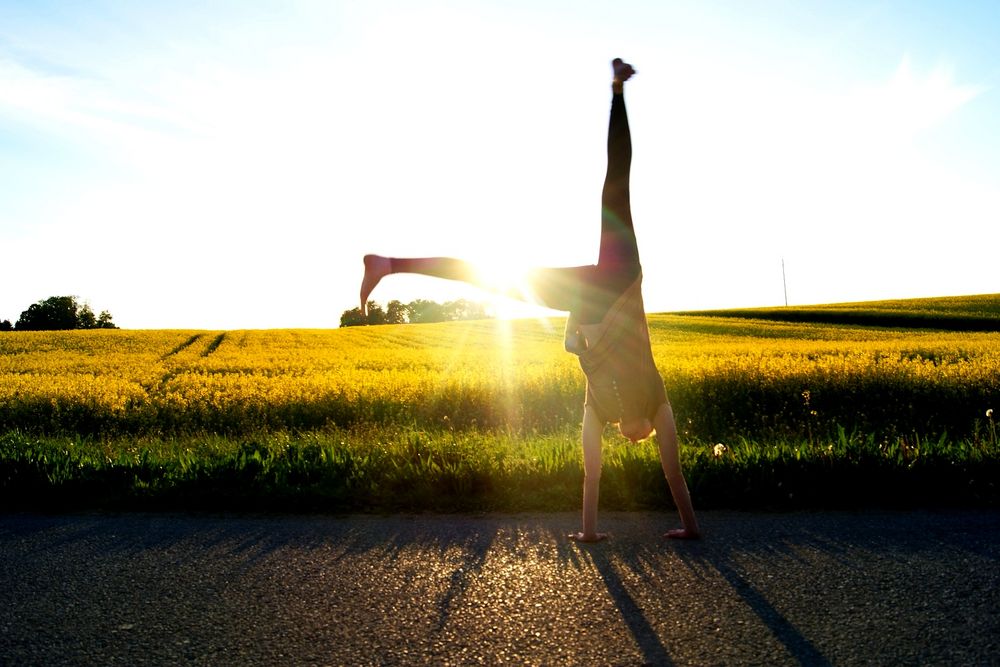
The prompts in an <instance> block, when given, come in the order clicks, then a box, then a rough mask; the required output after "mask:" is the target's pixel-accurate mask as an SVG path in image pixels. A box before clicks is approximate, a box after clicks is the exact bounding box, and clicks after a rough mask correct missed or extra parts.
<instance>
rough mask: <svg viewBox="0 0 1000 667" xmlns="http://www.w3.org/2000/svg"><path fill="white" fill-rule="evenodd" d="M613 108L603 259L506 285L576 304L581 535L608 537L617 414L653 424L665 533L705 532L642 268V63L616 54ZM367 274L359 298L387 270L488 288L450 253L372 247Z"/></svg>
mask: <svg viewBox="0 0 1000 667" xmlns="http://www.w3.org/2000/svg"><path fill="white" fill-rule="evenodd" d="M612 69H613V71H614V79H613V81H612V84H611V87H612V99H611V117H610V121H609V124H608V167H607V174H606V176H605V180H604V190H603V192H602V195H601V206H602V210H601V245H600V252H599V255H598V259H597V264H590V265H586V266H574V267H562V268H548V269H536V270H534V271H531V272H530V273H529V274H528V276H527V281H526V282H527V284H528V285H529V286H530V289H531V292H532V294H530V295H526V294H522V293H520V292H513V291H510V292H505V293H507V294H509V295H511V296H515V297H517V298H521V299H524V300H536V301H538V302H540V303H541V304H542V305H544V306H546V307H548V308H552V309H554V310H562V311H566V312H568V313H569V317H568V319H567V323H566V339H565V346H566V349H567V350H568V351H570V352H573V353H574V354H577V355H578V356H579V358H580V367H581V368H582V369H583V372H584V374H585V375H586V377H587V395H586V401H585V403H584V412H583V437H582V440H583V458H584V485H583V526H582V528H583V529H582V531H581V532H579V533H575V534H574V535H573V536H572V537H574V539H577V540H580V541H584V542H591V541H597V540H601V539H604V538H605V537H606V535H605V534H604V533H599V532H597V504H598V490H599V482H600V477H601V439H602V434H603V430H604V426H605V424H609V423H610V424H618V428H619V430H620V431H621V433H622V435H624V436H625V437H627V438H629V439H630V440H632V441H633V442H635V441H638V440H642V439H644V438H647V437H649V436H650V434H652V433H653V432H654V431H655V433H656V440H657V445H658V447H659V451H660V461H661V464H662V467H663V472H664V474H665V476H666V479H667V483H668V485H669V487H670V492H671V495H672V496H673V499H674V504H675V505H676V506H677V510H678V512H679V514H680V518H681V522H682V524H683V528H679V529H676V530H671V531H668V532H667V536H668V537H674V538H694V537H698V536H699V529H698V522H697V520H696V519H695V515H694V508H693V506H692V504H691V497H690V494H689V493H688V488H687V484H686V482H685V480H684V475H683V473H682V472H681V466H680V459H679V455H678V444H677V429H676V425H675V422H674V415H673V411H672V409H671V407H670V401H669V400H668V398H667V394H666V390H665V389H664V387H663V380H662V378H661V377H660V374H659V372H658V371H657V369H656V366H655V364H654V361H653V353H652V349H651V347H650V342H649V329H648V326H647V324H646V313H645V309H644V307H643V301H642V290H641V284H642V268H641V266H640V264H639V249H638V245H637V243H636V237H635V230H634V228H633V225H632V212H631V204H630V201H629V175H630V170H631V164H632V138H631V134H630V131H629V124H628V115H627V113H626V111H625V98H624V94H623V92H624V84H625V82H626V81H628V80H629V79H630V78H631V77H632V75H633V74H635V70H634V69H633V68H632V66H631V65H629V64H628V63H625V62H622V61H621V59H618V58H616V59H615V60H614V61H613V62H612ZM364 264H365V275H364V279H363V280H362V283H361V308H362V311H364V309H365V308H366V305H367V302H368V297H369V296H370V294H371V292H372V290H373V289H375V286H376V285H378V283H379V282H380V281H381V280H382V278H384V277H386V276H388V275H391V274H395V273H415V274H420V275H425V276H434V277H438V278H445V279H448V280H458V281H462V282H466V283H471V284H474V285H479V286H481V287H485V288H487V289H493V288H492V287H491V285H490V284H489V283H488V282H486V281H484V279H483V278H482V277H481V274H480V272H479V271H478V270H477V268H476V266H475V265H473V264H472V263H470V262H466V261H463V260H460V259H454V258H451V257H383V256H381V255H366V256H365V258H364Z"/></svg>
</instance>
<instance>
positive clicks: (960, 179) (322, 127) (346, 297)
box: [0, 0, 1000, 329]
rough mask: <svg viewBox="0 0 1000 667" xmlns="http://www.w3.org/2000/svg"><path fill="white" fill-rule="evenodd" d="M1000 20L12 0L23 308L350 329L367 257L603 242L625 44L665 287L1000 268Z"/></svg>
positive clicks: (955, 277)
mask: <svg viewBox="0 0 1000 667" xmlns="http://www.w3.org/2000/svg"><path fill="white" fill-rule="evenodd" d="M206 5H207V6H206ZM998 29H1000V4H998V3H994V2H982V3H976V2H864V3H862V2H823V3H821V2H777V1H775V2H763V1H762V2H618V3H592V2H546V1H544V0H533V1H531V2H499V1H497V2H457V1H456V2H404V1H402V0H400V1H398V2H387V1H386V2H380V1H373V2H340V3H338V2H257V1H253V0H249V1H241V2H229V3H225V2H220V3H201V2H198V3H194V2H191V3H185V2H169V3H167V2H163V3H160V2H143V3H129V2H50V3H45V2H3V1H0V257H2V262H3V264H2V266H3V287H2V288H0V319H4V318H6V319H10V320H12V321H13V320H16V319H17V317H18V315H19V314H20V312H21V311H22V310H24V309H25V308H27V306H28V305H30V304H31V303H33V302H35V301H37V300H39V299H42V298H46V297H48V296H52V295H61V294H74V295H77V296H79V297H81V298H82V299H84V300H87V301H89V302H90V303H91V305H92V306H93V307H94V309H95V310H103V309H108V310H110V311H111V312H112V313H113V315H114V316H115V320H116V322H117V323H118V324H120V325H121V326H125V327H133V328H223V329H231V328H279V327H332V326H336V324H337V323H338V321H339V317H340V314H341V312H342V311H343V310H345V309H347V308H349V307H352V306H354V305H355V304H354V302H355V299H356V294H357V288H358V283H359V280H360V267H361V264H360V258H361V256H362V255H363V254H364V253H366V252H379V253H383V254H395V255H416V256H419V255H456V256H459V257H465V258H469V259H473V260H480V261H488V262H492V263H496V262H498V261H507V262H509V263H510V264H511V265H512V266H516V267H527V266H559V265H573V264H583V263H589V262H593V261H595V259H596V254H597V236H598V226H599V203H600V188H601V180H602V178H603V172H604V155H603V149H604V133H605V131H606V124H607V110H608V104H609V97H610V93H609V87H608V82H609V72H610V70H609V64H608V63H609V61H610V60H611V58H613V57H615V56H621V57H624V58H626V59H627V60H629V61H631V62H633V63H634V64H635V66H636V68H637V70H638V74H637V76H636V77H635V79H634V80H633V81H632V82H630V83H629V87H628V90H627V92H626V97H627V102H628V105H629V116H630V119H631V123H632V132H633V141H634V144H635V147H634V148H635V158H634V162H633V180H632V198H633V213H634V217H635V221H636V229H637V233H638V235H639V242H640V251H641V253H642V260H643V268H644V272H645V276H646V279H645V293H646V304H647V308H648V309H649V310H651V311H662V310H677V309H699V308H720V307H736V306H767V305H780V304H781V303H783V301H784V296H783V292H782V274H781V261H782V259H784V261H785V265H786V273H787V279H788V299H789V302H790V303H792V304H808V303H826V302H838V301H855V300H867V299H883V298H904V297H920V296H939V295H951V294H972V293H988V292H998V291H1000V280H998V278H997V276H998V274H997V271H996V269H995V255H996V248H997V247H998V241H1000V231H998V230H1000V224H998V223H1000V131H998V130H1000V121H998V120H997V119H1000V93H998V90H997V88H998V84H1000V46H998V41H997V40H996V34H997V30H998ZM483 296H484V295H482V294H481V293H480V292H478V291H476V290H474V289H472V288H467V287H464V286H461V285H456V284H450V283H446V282H443V281H435V280H432V279H426V278H419V277H393V278H390V279H389V280H387V281H386V282H385V283H384V284H383V285H380V286H379V288H378V290H377V291H376V292H375V294H374V295H373V297H374V298H375V299H376V300H378V301H380V302H383V303H385V302H386V301H388V300H390V299H400V300H402V301H409V300H411V299H414V298H431V299H437V300H446V299H451V298H457V297H467V298H483ZM498 307H499V308H500V309H501V311H502V312H504V313H509V314H513V315H523V314H530V313H531V312H533V311H530V310H523V309H519V308H514V307H513V306H511V304H509V303H500V304H499V305H498Z"/></svg>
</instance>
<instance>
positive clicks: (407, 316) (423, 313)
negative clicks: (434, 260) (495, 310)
mask: <svg viewBox="0 0 1000 667" xmlns="http://www.w3.org/2000/svg"><path fill="white" fill-rule="evenodd" d="M367 305H368V316H367V317H366V316H365V315H364V314H363V313H362V312H361V308H351V309H350V310H345V311H344V313H343V314H342V315H341V316H340V326H342V327H355V326H360V325H362V324H407V323H409V324H423V323H426V322H452V321H456V320H483V319H486V318H489V317H492V316H491V315H490V314H489V313H488V312H487V310H486V306H485V305H483V304H481V303H477V302H475V301H468V300H466V299H456V300H455V301H446V302H444V303H438V302H436V301H428V300H426V299H417V300H415V301H411V302H410V303H402V302H400V301H397V300H393V301H390V302H389V303H387V304H386V305H385V308H383V307H382V306H381V304H379V303H377V302H375V301H369V302H368V304H367Z"/></svg>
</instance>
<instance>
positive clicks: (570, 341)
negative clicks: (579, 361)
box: [563, 313, 587, 356]
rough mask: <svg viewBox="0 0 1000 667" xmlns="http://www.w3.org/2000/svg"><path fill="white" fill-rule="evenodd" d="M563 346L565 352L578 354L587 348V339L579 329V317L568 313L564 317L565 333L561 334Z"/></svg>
mask: <svg viewBox="0 0 1000 667" xmlns="http://www.w3.org/2000/svg"><path fill="white" fill-rule="evenodd" d="M563 347H564V348H565V349H566V351H567V352H571V353H573V354H575V355H577V356H580V355H581V354H583V353H584V352H585V351H586V350H587V339H586V338H585V337H584V335H583V332H582V331H580V321H579V318H578V317H577V316H576V315H575V314H574V313H570V314H569V317H567V318H566V333H565V335H564V336H563Z"/></svg>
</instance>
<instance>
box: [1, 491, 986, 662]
mask: <svg viewBox="0 0 1000 667" xmlns="http://www.w3.org/2000/svg"><path fill="white" fill-rule="evenodd" d="M701 519H702V522H703V527H704V528H705V529H706V533H707V535H706V539H704V540H702V541H699V542H673V541H666V540H663V539H662V538H661V537H660V534H661V533H662V531H663V530H664V529H665V528H668V527H672V526H673V523H674V517H672V516H669V515H660V514H650V513H629V514H607V515H603V516H602V526H601V527H602V529H605V530H609V531H610V532H611V533H612V539H611V540H609V541H608V542H605V543H602V544H598V545H590V546H581V545H577V544H574V543H571V542H569V541H568V540H566V539H565V538H564V537H563V535H564V534H565V533H567V532H569V531H571V530H573V529H575V528H576V526H577V518H576V516H575V515H568V514H545V515H502V516H496V515H490V516H484V517H470V516H417V517H364V516H362V517H356V516H352V517H315V516H308V517H302V516H292V517H286V516H280V517H247V516H203V515H202V516H186V515H155V514H154V515H150V514H132V515H94V514H87V515H71V516H36V515H23V514H18V515H0V664H3V665H62V664H73V665H87V664H94V665H118V664H121V665H143V664H155V665H175V664H204V665H310V664H323V665H325V664H361V665H369V664H373V665H380V664H435V665H437V664H479V663H486V664H498V663H507V664H586V665H596V664H612V665H632V664H655V665H672V664H673V665H742V664H754V665H796V664H803V665H826V664H832V665H890V664H914V665H916V664H919V665H980V664H1000V586H998V583H1000V512H987V511H954V512H909V513H884V512H880V513H858V514H852V513H796V514H751V513H746V514H741V513H715V512H705V513H703V514H702V516H701Z"/></svg>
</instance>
